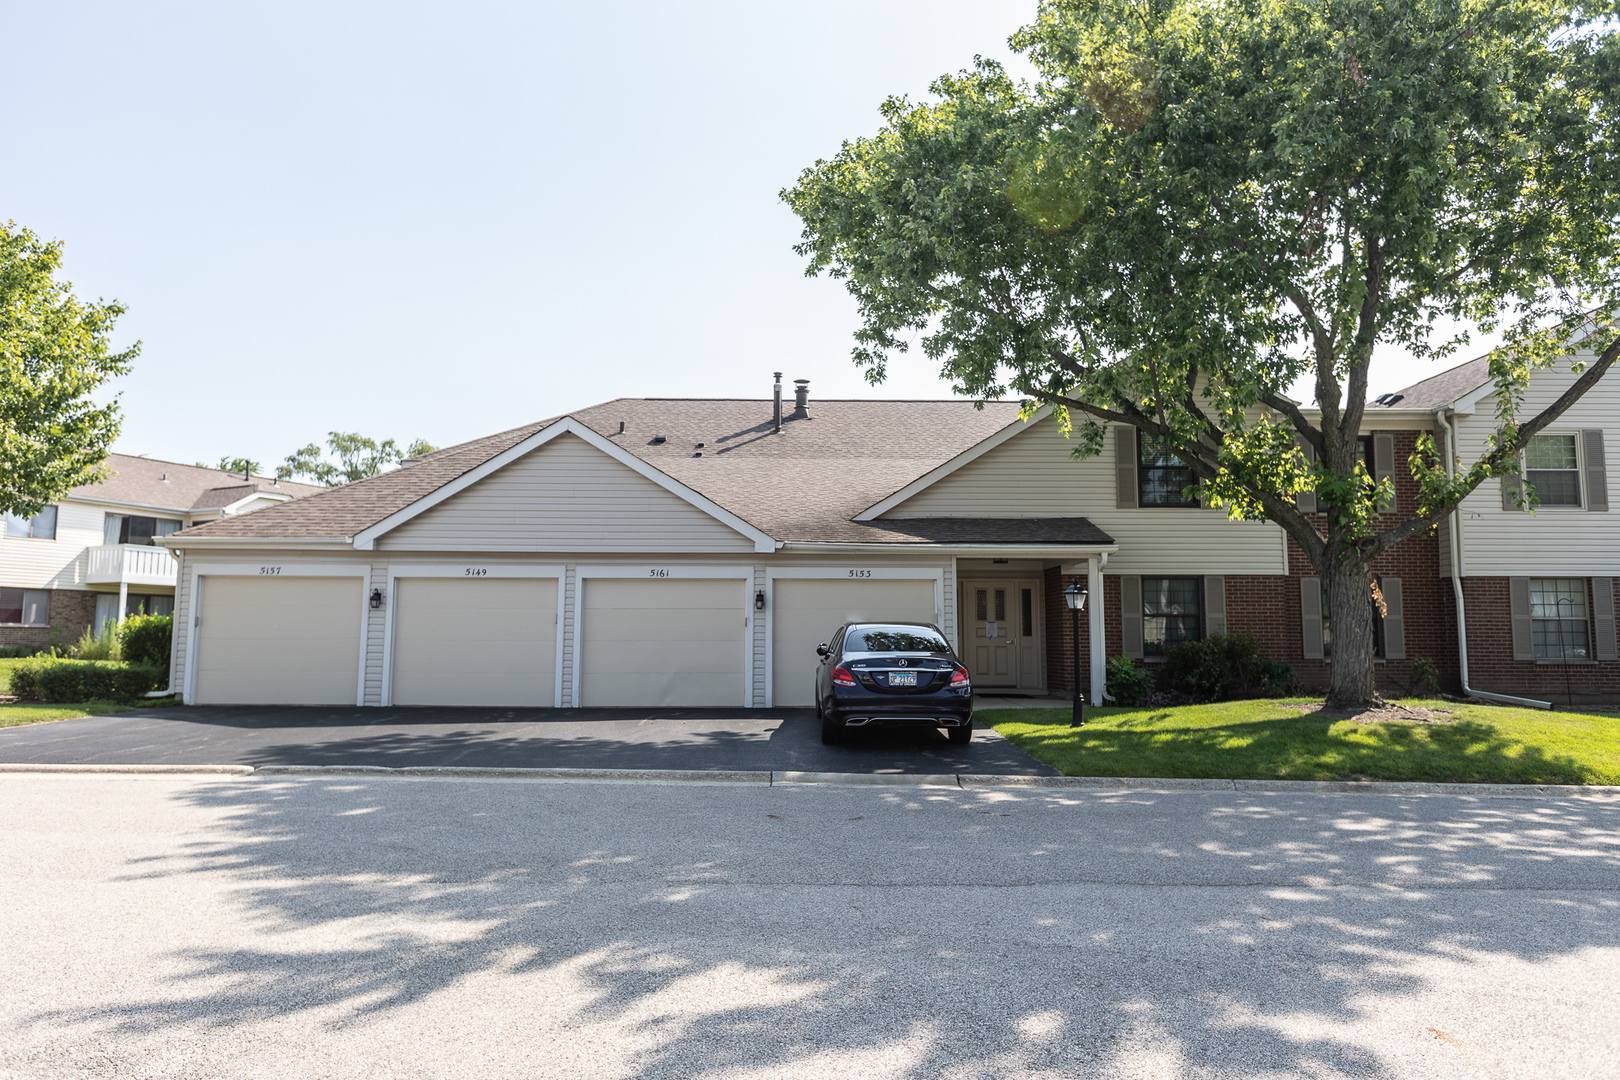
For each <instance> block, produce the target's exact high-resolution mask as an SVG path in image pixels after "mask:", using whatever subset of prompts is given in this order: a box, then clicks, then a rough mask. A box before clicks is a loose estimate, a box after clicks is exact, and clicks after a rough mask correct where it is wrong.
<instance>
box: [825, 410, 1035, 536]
mask: <svg viewBox="0 0 1620 1080" xmlns="http://www.w3.org/2000/svg"><path fill="white" fill-rule="evenodd" d="M1051 415H1052V407H1051V406H1050V405H1042V406H1041V407H1040V408H1039V409H1037V410H1035V412H1034V413H1032V414H1031V415H1030V418H1029V419H1028V420H1014V421H1013V422H1012V423H1010V424H1008V425H1007V426H1006V427H1004V428H1002V429H1001V430H1000V431H998V432H996V433H995V434H994V435H991V436H990V437H989V438H987V439H984V440H983V441H981V442H979V443H977V444H976V445H974V446H971V447H969V448H968V449H966V450H964V451H962V452H961V453H960V454H957V455H956V456H955V457H953V458H951V460H949V461H947V462H946V463H945V464H943V465H941V466H939V467H938V468H936V469H934V470H933V471H931V472H926V473H924V474H923V475H921V476H919V477H918V478H917V479H915V480H913V481H912V482H911V483H909V484H907V485H906V486H905V487H903V488H901V489H900V490H899V491H897V492H895V493H894V494H893V495H890V496H888V497H887V498H885V499H883V500H881V501H880V502H875V503H873V504H872V505H871V506H868V507H867V508H866V509H865V510H862V511H861V512H860V513H858V514H856V515H855V520H856V521H875V520H877V519H878V518H879V517H881V516H882V515H884V514H886V513H888V512H889V511H890V510H893V509H894V508H895V507H897V506H899V505H900V504H901V503H903V502H905V501H906V500H907V499H909V498H911V497H912V496H913V495H915V494H917V493H918V492H919V491H922V490H923V489H925V488H928V487H931V486H932V485H933V484H935V483H936V482H938V481H939V480H942V479H944V478H945V477H947V476H949V475H951V473H953V472H955V471H956V470H957V469H960V468H961V467H962V466H964V465H966V464H968V463H970V462H973V461H977V460H979V458H981V457H983V456H984V455H986V454H988V453H989V452H990V451H992V450H994V449H995V448H996V447H998V446H1000V445H1001V444H1002V443H1004V442H1006V441H1007V440H1008V439H1010V438H1012V437H1013V436H1014V435H1017V434H1019V433H1020V432H1023V431H1028V430H1029V429H1030V428H1031V427H1034V426H1035V425H1036V424H1038V423H1040V422H1041V421H1042V420H1045V419H1046V418H1047V417H1049V416H1051Z"/></svg>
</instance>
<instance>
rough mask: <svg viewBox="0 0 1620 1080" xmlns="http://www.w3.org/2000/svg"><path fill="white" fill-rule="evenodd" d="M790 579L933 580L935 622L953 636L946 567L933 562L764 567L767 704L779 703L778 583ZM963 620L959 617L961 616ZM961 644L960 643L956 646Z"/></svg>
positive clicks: (947, 637)
mask: <svg viewBox="0 0 1620 1080" xmlns="http://www.w3.org/2000/svg"><path fill="white" fill-rule="evenodd" d="M783 578H786V579H787V580H789V581H932V582H933V583H934V622H935V624H936V625H937V626H938V627H939V629H940V632H941V633H943V634H944V635H945V639H946V640H947V641H951V640H954V638H955V635H954V633H953V632H952V629H953V628H951V627H948V626H946V625H945V568H944V567H942V566H941V567H932V566H872V565H869V564H866V563H838V564H835V565H831V566H780V567H771V568H770V569H768V570H766V571H765V707H766V708H767V709H774V708H775V707H776V687H775V686H774V685H773V678H774V676H773V665H774V663H775V659H776V657H775V651H776V642H775V638H776V583H777V581H778V580H781V579H783ZM958 621H959V622H960V620H958ZM956 651H957V652H958V653H960V652H961V651H962V650H961V647H960V643H958V646H957V650H956Z"/></svg>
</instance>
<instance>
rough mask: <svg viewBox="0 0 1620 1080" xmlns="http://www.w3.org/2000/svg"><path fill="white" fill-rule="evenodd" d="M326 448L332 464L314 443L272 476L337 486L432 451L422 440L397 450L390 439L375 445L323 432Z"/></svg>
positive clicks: (355, 436)
mask: <svg viewBox="0 0 1620 1080" xmlns="http://www.w3.org/2000/svg"><path fill="white" fill-rule="evenodd" d="M326 446H327V449H328V450H330V451H331V452H332V455H333V456H334V457H335V458H337V460H336V461H335V462H333V461H328V460H326V459H325V457H323V456H322V451H321V448H320V446H319V445H318V444H316V443H310V444H309V445H308V446H305V447H303V448H301V449H298V450H294V451H293V452H292V453H290V454H288V455H287V460H286V461H285V462H284V463H283V464H281V465H278V466H277V467H276V475H277V476H278V477H280V478H281V479H283V480H286V479H290V478H292V477H295V476H304V477H308V478H309V479H311V480H314V481H315V482H316V483H318V484H325V485H326V486H327V487H337V486H339V485H340V484H352V483H354V482H355V481H356V480H364V479H365V478H366V477H368V476H376V475H377V474H378V473H380V472H382V471H383V470H384V469H386V468H388V467H390V466H392V465H396V464H398V463H399V462H401V461H408V460H410V459H411V458H416V457H421V456H422V455H423V454H431V453H433V450H434V447H433V444H432V443H429V442H428V441H427V440H426V439H417V440H415V441H414V442H412V443H411V445H410V446H408V447H406V448H405V449H404V450H401V449H400V448H399V444H398V443H396V442H394V440H393V439H384V440H383V441H382V442H378V441H377V440H376V439H371V438H367V437H366V436H364V435H361V434H359V433H358V432H354V431H331V432H327V439H326Z"/></svg>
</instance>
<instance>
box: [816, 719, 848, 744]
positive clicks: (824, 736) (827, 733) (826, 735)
mask: <svg viewBox="0 0 1620 1080" xmlns="http://www.w3.org/2000/svg"><path fill="white" fill-rule="evenodd" d="M821 741H822V742H824V743H841V742H843V741H844V725H843V724H840V723H839V722H838V721H837V720H834V719H833V718H832V717H830V716H828V715H826V714H825V713H823V714H822V717H821Z"/></svg>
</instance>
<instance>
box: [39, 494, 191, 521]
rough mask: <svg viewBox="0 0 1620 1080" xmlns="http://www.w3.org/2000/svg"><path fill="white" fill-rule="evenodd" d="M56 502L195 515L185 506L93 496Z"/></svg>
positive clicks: (74, 496)
mask: <svg viewBox="0 0 1620 1080" xmlns="http://www.w3.org/2000/svg"><path fill="white" fill-rule="evenodd" d="M56 502H57V505H61V504H62V503H70V502H75V503H85V504H87V505H90V506H111V507H115V508H117V509H119V510H145V511H147V512H148V513H151V512H153V511H155V512H157V513H159V514H174V515H176V516H177V517H185V516H186V515H187V514H194V513H196V511H195V510H192V509H191V508H190V507H186V506H158V505H157V504H156V503H135V502H125V501H123V500H121V499H98V498H96V497H95V496H94V495H69V496H66V497H65V498H61V499H57V500H56Z"/></svg>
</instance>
